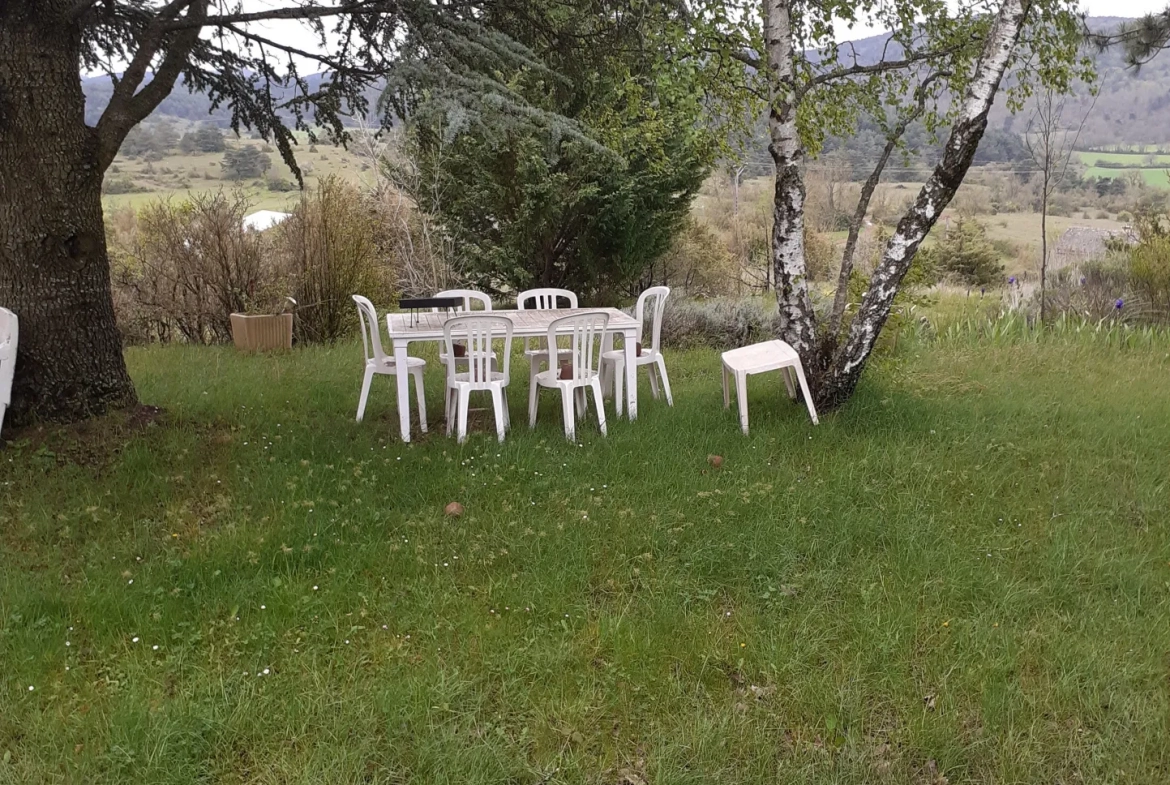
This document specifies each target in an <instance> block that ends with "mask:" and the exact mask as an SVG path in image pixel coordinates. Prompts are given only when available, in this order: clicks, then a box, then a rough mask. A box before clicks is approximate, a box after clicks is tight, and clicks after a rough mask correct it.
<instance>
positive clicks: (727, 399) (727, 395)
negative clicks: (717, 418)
mask: <svg viewBox="0 0 1170 785" xmlns="http://www.w3.org/2000/svg"><path fill="white" fill-rule="evenodd" d="M723 408H724V409H730V408H731V391H730V390H728V389H727V366H726V365H724V366H723Z"/></svg>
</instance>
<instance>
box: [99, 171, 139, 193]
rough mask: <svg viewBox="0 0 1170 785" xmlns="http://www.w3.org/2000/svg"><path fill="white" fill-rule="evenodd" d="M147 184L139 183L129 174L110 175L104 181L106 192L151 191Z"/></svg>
mask: <svg viewBox="0 0 1170 785" xmlns="http://www.w3.org/2000/svg"><path fill="white" fill-rule="evenodd" d="M149 190H150V189H149V188H147V187H146V186H143V185H139V184H138V183H136V182H134V180H132V179H131V178H130V177H129V176H126V175H123V176H120V177H110V178H108V179H107V180H106V181H105V182H104V183H102V193H104V194H140V193H145V192H146V191H149Z"/></svg>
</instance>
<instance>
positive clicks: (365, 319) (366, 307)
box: [353, 294, 427, 433]
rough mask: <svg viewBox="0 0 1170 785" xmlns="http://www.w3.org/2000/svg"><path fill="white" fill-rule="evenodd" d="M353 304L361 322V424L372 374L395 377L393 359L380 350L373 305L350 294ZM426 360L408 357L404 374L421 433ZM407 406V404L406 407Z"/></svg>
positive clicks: (424, 416)
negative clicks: (415, 402)
mask: <svg viewBox="0 0 1170 785" xmlns="http://www.w3.org/2000/svg"><path fill="white" fill-rule="evenodd" d="M353 301H354V302H355V303H357V309H358V316H359V318H360V319H361V323H362V346H363V347H364V348H365V360H366V367H365V375H364V376H363V378H362V394H361V397H360V398H358V409H357V421H358V422H361V421H362V417H363V416H364V415H365V413H366V399H367V398H369V397H370V382H372V381H373V379H374V374H379V373H380V374H385V375H387V376H397V375H398V370H399V369H398V366H397V364H396V363H395V362H394V358H393V357H390V356H389V355H387V354H386V352H384V351H382V336H381V331H380V330H379V328H378V312H377V311H375V310H374V304H373V303H371V302H370V301H369V300H367V299H366V298H365V297H362V296H361V295H360V294H355V295H353ZM426 365H427V361H426V360H423V359H421V358H419V357H410V358H408V360H407V363H406V371H407V372H408V373H409V374H410V375H411V376H413V377H414V390H415V393H416V395H417V397H418V421H419V427H420V428H422V432H423V433H426V432H427V404H426V398H425V396H424V393H423V369H424V368H426ZM409 406H410V404H409V403H408V404H407V407H409Z"/></svg>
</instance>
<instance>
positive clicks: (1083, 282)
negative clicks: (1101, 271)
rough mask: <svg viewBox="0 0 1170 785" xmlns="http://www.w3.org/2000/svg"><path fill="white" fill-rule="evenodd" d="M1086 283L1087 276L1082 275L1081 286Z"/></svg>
mask: <svg viewBox="0 0 1170 785" xmlns="http://www.w3.org/2000/svg"><path fill="white" fill-rule="evenodd" d="M1084 285H1085V276H1083V275H1082V276H1081V286H1084Z"/></svg>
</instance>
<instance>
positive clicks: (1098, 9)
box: [0, 0, 1170, 73]
mask: <svg viewBox="0 0 1170 785" xmlns="http://www.w3.org/2000/svg"><path fill="white" fill-rule="evenodd" d="M0 1H2V0H0ZM287 4H288V3H287V0H283V1H282V0H244V9H245V10H246V11H260V10H263V9H266V8H279V7H282V6H285V5H287ZM1168 4H1170V0H1082V2H1081V8H1082V9H1084V10H1087V11H1088V12H1089V15H1090V16H1122V17H1137V16H1142V15H1144V14H1149V13H1154V12H1156V11H1161V10H1163V9H1165V8H1166V7H1167V5H1168ZM257 27H258V30H257V32H260V30H261V29H262V30H263V31H264V33H265V34H267V35H269V36H270V37H272V38H275V39H277V40H282V41H286V42H288V43H290V44H292V45H293V46H295V47H297V48H298V49H303V50H306V51H316V50H317V41H316V40H315V38H314V36H313V35H312V34H311V33H309V31H308V30H306V29H305V27H304V26H303V25H301V24H300V23H298V22H291V21H282V22H269V23H266V24H263V25H258V26H257ZM880 32H882V31H881V30H880V29H877V28H872V27H867V26H864V25H857V26H855V27H854V28H853V29H852V30H850V31H849V34H848V35H847V36H842V37H843V38H850V39H856V38H866V37H868V36H871V35H876V34H877V33H880ZM298 65H299V66H300V67H301V68H302V69H303V72H304V73H313V72H314V71H319V70H321V66H320V65H319V64H316V63H298ZM116 67H117V66H116ZM119 70H120V69H119Z"/></svg>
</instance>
